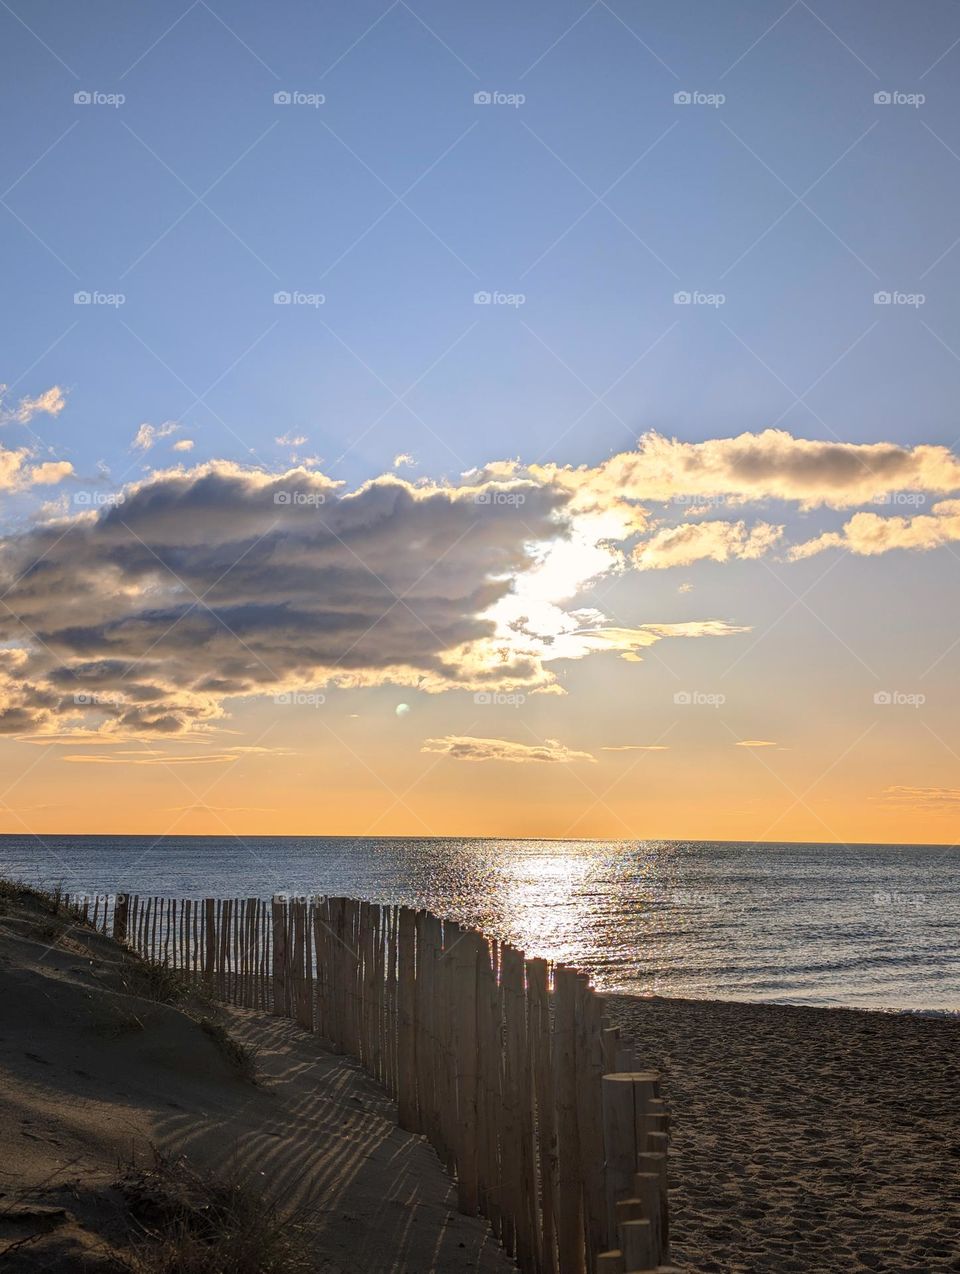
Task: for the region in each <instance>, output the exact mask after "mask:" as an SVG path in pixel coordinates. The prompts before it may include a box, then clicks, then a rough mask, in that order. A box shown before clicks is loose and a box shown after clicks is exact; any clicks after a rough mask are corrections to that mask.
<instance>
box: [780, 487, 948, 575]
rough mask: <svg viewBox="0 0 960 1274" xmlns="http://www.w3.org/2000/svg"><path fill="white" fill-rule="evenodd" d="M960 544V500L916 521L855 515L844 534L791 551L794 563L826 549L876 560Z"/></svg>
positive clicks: (943, 503)
mask: <svg viewBox="0 0 960 1274" xmlns="http://www.w3.org/2000/svg"><path fill="white" fill-rule="evenodd" d="M957 540H960V500H941V501H940V502H939V503H938V504H935V505H933V507H932V508H931V510H930V512H929V513H921V514H916V515H915V516H913V517H881V516H880V514H878V513H867V512H863V513H855V514H854V515H853V517H852V518H850V520H849V521H848V522H845V523H844V525H843V529H842V530H841V531H827V532H825V533H824V534H823V535H820V536H818V537H817V538H816V539H814V540H808V541H807V542H806V543H804V544H798V545H796V546H795V547H794V548H793V549H792V550H791V551H790V557H791V558H792V559H793V560H794V561H797V560H800V559H802V558H807V557H813V556H814V555H815V554H817V553H822V552H823V551H824V550H825V549H831V548H842V549H846V550H847V551H848V552H850V553H856V554H857V555H858V556H860V557H876V556H877V555H878V554H879V553H889V552H890V551H891V550H892V549H915V550H919V551H926V550H929V549H937V548H942V547H943V545H945V544H951V543H954V542H955V541H957Z"/></svg>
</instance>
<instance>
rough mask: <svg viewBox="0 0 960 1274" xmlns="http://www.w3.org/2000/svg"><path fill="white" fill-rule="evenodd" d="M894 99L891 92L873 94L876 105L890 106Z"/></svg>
mask: <svg viewBox="0 0 960 1274" xmlns="http://www.w3.org/2000/svg"><path fill="white" fill-rule="evenodd" d="M892 101H893V97H892V96H891V94H890V93H885V92H880V93H874V95H873V104H874V106H889V105H890V103H891V102H892Z"/></svg>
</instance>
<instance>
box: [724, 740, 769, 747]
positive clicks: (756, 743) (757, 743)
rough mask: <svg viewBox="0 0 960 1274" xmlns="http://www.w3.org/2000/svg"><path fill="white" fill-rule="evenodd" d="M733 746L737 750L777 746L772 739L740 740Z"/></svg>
mask: <svg viewBox="0 0 960 1274" xmlns="http://www.w3.org/2000/svg"><path fill="white" fill-rule="evenodd" d="M734 746H735V747H738V748H775V747H778V746H779V745H778V744H777V743H775V742H774V741H773V740H772V739H740V740H739V741H738V742H737V743H736V744H734Z"/></svg>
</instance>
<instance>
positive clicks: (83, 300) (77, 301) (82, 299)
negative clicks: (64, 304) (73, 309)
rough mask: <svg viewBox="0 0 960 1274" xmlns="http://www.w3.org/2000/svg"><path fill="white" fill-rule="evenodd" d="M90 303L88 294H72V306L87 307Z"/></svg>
mask: <svg viewBox="0 0 960 1274" xmlns="http://www.w3.org/2000/svg"><path fill="white" fill-rule="evenodd" d="M90 301H91V296H90V293H89V292H74V294H73V303H74V305H89V304H90Z"/></svg>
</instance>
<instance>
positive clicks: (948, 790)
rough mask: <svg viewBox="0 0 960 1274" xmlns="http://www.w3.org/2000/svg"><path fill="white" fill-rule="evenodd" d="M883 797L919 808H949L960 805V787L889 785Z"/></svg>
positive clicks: (895, 802)
mask: <svg viewBox="0 0 960 1274" xmlns="http://www.w3.org/2000/svg"><path fill="white" fill-rule="evenodd" d="M883 798H884V800H886V801H890V802H892V803H894V804H898V805H911V806H914V807H916V808H918V809H928V810H937V809H943V810H949V809H953V808H954V807H956V806H958V805H960V787H908V786H897V787H888V788H885V789H884V791H883Z"/></svg>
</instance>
